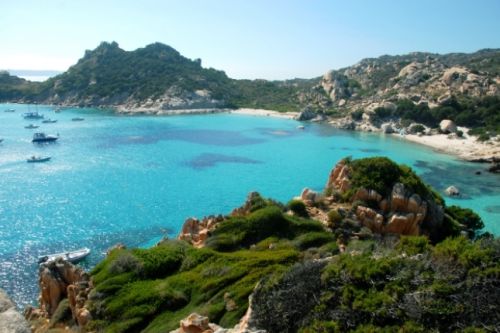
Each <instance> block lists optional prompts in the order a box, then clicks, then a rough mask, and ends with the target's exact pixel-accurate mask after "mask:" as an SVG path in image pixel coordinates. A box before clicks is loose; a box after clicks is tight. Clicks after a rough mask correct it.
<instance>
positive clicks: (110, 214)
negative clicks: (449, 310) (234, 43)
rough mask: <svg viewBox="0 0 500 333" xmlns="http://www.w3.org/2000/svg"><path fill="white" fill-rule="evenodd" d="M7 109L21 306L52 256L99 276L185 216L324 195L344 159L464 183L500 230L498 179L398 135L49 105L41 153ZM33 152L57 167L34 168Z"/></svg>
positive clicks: (1, 178) (0, 162)
mask: <svg viewBox="0 0 500 333" xmlns="http://www.w3.org/2000/svg"><path fill="white" fill-rule="evenodd" d="M7 108H15V109H16V112H15V113H3V112H2V113H1V114H0V138H3V139H4V141H3V142H2V143H1V144H0V287H1V288H4V289H6V290H7V291H8V292H9V294H10V295H12V296H13V298H14V300H15V301H16V302H17V303H18V305H20V306H23V305H25V304H28V303H33V302H34V301H35V299H36V295H37V285H36V273H37V268H36V258H37V257H38V256H39V255H41V254H45V253H52V252H58V251H60V250H62V249H75V248H80V247H83V246H87V247H89V248H92V250H93V252H92V255H91V257H90V258H89V260H88V261H87V262H86V263H85V265H87V268H90V267H92V265H94V264H95V263H97V262H98V261H99V260H101V259H102V258H103V256H104V253H105V251H106V249H107V248H109V247H110V246H112V245H114V244H116V243H118V242H122V243H125V244H126V245H127V246H144V247H146V246H151V245H153V244H154V243H155V242H157V241H158V240H159V239H161V238H162V237H164V236H167V237H170V238H172V237H175V236H176V235H177V233H178V231H179V229H180V227H181V226H182V223H183V222H184V220H185V219H186V218H188V217H191V216H197V217H202V216H204V215H209V214H219V213H222V214H225V213H228V212H229V211H230V210H231V209H232V208H234V207H237V206H239V205H240V204H241V203H242V202H243V201H244V198H245V197H246V195H247V194H248V192H250V191H259V192H260V193H262V195H264V196H266V197H272V198H275V199H277V200H281V201H284V202H286V201H288V200H289V199H290V198H291V197H293V196H295V195H298V194H299V193H300V192H301V190H302V189H303V188H305V187H309V188H313V189H315V190H320V189H322V188H323V186H324V184H325V182H326V178H325V175H327V174H328V172H329V170H330V169H331V168H332V167H333V165H334V164H335V163H336V162H337V161H338V160H339V159H341V158H343V157H345V156H353V157H355V158H360V157H367V156H378V155H384V156H388V157H390V158H392V159H394V160H395V161H397V162H398V163H405V164H408V165H410V166H411V167H412V168H413V169H414V170H415V171H416V172H417V173H418V174H419V175H420V176H422V178H423V179H424V180H425V181H427V182H429V183H430V184H431V185H433V186H434V187H435V188H436V189H437V190H438V191H439V192H440V193H441V194H443V191H444V189H446V188H447V187H448V186H450V185H454V186H456V187H458V188H459V189H460V190H461V192H462V193H463V197H461V198H453V199H452V198H446V200H447V202H448V204H458V205H461V206H464V207H470V208H473V209H474V210H476V211H477V212H478V213H479V214H480V215H481V216H482V218H483V219H484V221H485V224H486V228H485V229H486V231H489V232H492V233H494V234H497V235H498V234H499V233H500V227H499V225H497V224H495V222H496V221H497V220H498V216H499V213H500V207H499V206H498V202H500V184H499V178H498V175H493V174H488V173H487V172H485V171H484V169H485V167H486V166H485V165H481V164H474V163H467V162H463V161H460V160H457V159H455V158H453V157H452V156H449V155H444V154H439V153H436V152H434V151H433V150H431V149H429V148H426V147H424V146H421V145H417V144H413V143H410V142H406V141H404V140H401V139H398V138H392V137H391V136H384V135H380V134H373V133H363V132H351V131H342V130H338V129H335V128H333V127H331V126H329V125H324V124H313V123H305V124H304V123H299V122H297V121H294V120H290V119H281V118H276V117H271V116H270V117H253V116H251V115H248V114H228V113H218V114H210V115H191V116H172V117H150V116H133V117H131V116H124V115H117V114H114V113H111V112H104V111H102V110H95V109H71V108H69V109H66V110H63V111H62V112H61V113H59V114H56V113H54V111H53V108H52V107H50V106H39V107H38V108H39V111H40V112H42V113H44V114H46V115H47V117H51V118H54V119H58V122H57V123H54V124H40V125H41V126H40V130H42V131H44V132H46V133H47V134H56V133H59V135H60V139H59V140H58V142H57V143H56V144H54V145H44V146H41V147H37V146H33V144H32V143H31V136H32V134H33V131H32V130H28V129H24V126H25V125H27V124H29V123H30V121H27V120H24V119H23V118H22V117H21V114H22V113H23V112H26V111H28V106H26V105H7V104H4V105H0V109H2V110H3V109H7ZM32 108H33V107H32ZM266 115H267V114H266ZM74 117H82V118H84V121H81V122H72V121H71V119H72V118H74ZM299 125H304V126H305V129H304V130H300V129H298V128H297V126H299ZM33 154H37V155H38V154H43V155H50V156H52V160H51V161H50V162H49V163H45V164H39V165H30V164H28V163H26V158H27V157H29V156H31V155H33ZM476 171H481V172H482V174H481V175H476V174H475V172H476Z"/></svg>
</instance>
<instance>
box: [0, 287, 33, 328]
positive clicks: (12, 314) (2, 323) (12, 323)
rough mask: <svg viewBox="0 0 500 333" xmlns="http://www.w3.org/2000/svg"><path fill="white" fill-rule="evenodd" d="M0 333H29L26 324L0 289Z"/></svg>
mask: <svg viewBox="0 0 500 333" xmlns="http://www.w3.org/2000/svg"><path fill="white" fill-rule="evenodd" d="M0 332H1V333H31V329H30V327H29V325H28V322H27V321H26V319H24V317H23V316H22V315H21V314H20V313H19V312H17V311H16V307H15V305H14V303H13V302H12V301H11V300H10V298H9V297H8V296H7V294H6V293H5V292H4V291H3V290H2V289H0Z"/></svg>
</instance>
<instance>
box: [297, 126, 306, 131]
mask: <svg viewBox="0 0 500 333" xmlns="http://www.w3.org/2000/svg"><path fill="white" fill-rule="evenodd" d="M297 129H299V130H303V129H305V127H304V126H303V125H299V126H297Z"/></svg>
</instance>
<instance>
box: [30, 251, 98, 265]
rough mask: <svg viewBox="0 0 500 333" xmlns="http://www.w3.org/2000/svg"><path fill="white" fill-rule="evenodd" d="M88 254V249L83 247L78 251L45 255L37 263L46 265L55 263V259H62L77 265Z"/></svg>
mask: <svg viewBox="0 0 500 333" xmlns="http://www.w3.org/2000/svg"><path fill="white" fill-rule="evenodd" d="M89 254H90V249H89V248H87V247H84V248H82V249H78V250H75V251H68V252H61V253H53V254H47V255H44V256H41V257H39V258H38V263H39V264H41V263H48V262H51V261H55V260H56V259H57V258H62V259H64V260H66V261H69V262H72V263H77V262H79V261H81V260H83V259H85V257H86V256H88V255H89Z"/></svg>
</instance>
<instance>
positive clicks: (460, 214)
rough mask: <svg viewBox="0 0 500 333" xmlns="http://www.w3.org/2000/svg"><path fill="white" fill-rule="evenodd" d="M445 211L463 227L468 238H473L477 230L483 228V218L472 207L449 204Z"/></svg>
mask: <svg viewBox="0 0 500 333" xmlns="http://www.w3.org/2000/svg"><path fill="white" fill-rule="evenodd" d="M445 212H446V213H447V214H449V215H450V216H451V217H452V218H453V219H454V220H455V221H457V222H458V223H460V224H461V225H463V226H464V227H465V229H466V231H467V233H468V234H469V237H470V238H475V237H476V235H477V232H478V231H479V230H481V229H482V228H484V223H483V220H482V219H481V217H480V216H479V215H477V214H476V213H474V211H473V210H472V209H469V208H461V207H458V206H449V207H446V210H445Z"/></svg>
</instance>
